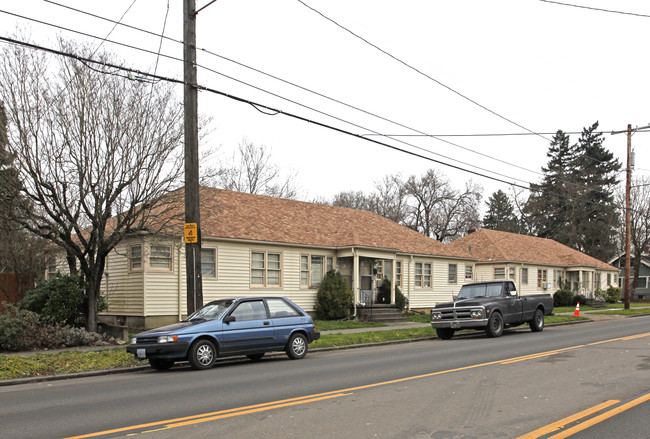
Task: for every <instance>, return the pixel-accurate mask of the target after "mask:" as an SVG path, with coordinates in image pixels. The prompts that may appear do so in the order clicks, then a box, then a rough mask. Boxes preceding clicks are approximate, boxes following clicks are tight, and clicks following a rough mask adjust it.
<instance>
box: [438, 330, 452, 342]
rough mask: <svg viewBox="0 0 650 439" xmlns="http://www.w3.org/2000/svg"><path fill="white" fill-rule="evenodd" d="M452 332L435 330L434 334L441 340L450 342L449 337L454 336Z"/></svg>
mask: <svg viewBox="0 0 650 439" xmlns="http://www.w3.org/2000/svg"><path fill="white" fill-rule="evenodd" d="M454 332H455V331H454V330H453V329H451V328H436V334H438V338H440V339H441V340H451V337H453V336H454Z"/></svg>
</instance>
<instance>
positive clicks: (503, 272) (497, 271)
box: [494, 267, 506, 280]
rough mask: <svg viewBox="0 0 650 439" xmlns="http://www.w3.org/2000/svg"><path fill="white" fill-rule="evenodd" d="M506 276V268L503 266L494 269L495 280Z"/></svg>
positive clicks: (503, 278)
mask: <svg viewBox="0 0 650 439" xmlns="http://www.w3.org/2000/svg"><path fill="white" fill-rule="evenodd" d="M505 278H506V269H505V268H503V267H501V268H495V269H494V280H505Z"/></svg>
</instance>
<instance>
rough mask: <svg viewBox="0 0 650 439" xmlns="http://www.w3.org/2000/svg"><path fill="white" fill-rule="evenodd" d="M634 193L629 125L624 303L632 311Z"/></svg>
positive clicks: (628, 130)
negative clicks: (632, 193) (631, 246)
mask: <svg viewBox="0 0 650 439" xmlns="http://www.w3.org/2000/svg"><path fill="white" fill-rule="evenodd" d="M631 191H632V125H630V124H628V125H627V168H626V170H625V293H624V296H623V303H624V308H625V309H630V291H631V287H632V284H631V283H630V266H631V265H632V264H631V263H630V261H631V258H630V242H631V240H632V221H631V212H630V192H631Z"/></svg>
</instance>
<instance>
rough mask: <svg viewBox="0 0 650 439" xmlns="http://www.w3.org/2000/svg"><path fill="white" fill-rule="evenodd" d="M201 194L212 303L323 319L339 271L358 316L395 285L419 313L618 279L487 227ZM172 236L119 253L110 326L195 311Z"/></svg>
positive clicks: (600, 267) (163, 320) (50, 267)
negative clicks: (472, 287) (320, 308)
mask: <svg viewBox="0 0 650 439" xmlns="http://www.w3.org/2000/svg"><path fill="white" fill-rule="evenodd" d="M200 198H201V212H202V213H201V233H202V249H201V261H202V285H203V303H207V302H209V301H211V300H215V299H219V298H225V297H233V296H246V295H277V296H286V297H288V298H289V299H291V300H293V301H294V302H296V303H297V304H298V305H300V306H301V307H302V308H303V309H305V310H306V311H308V312H312V313H313V312H314V310H315V305H316V293H317V290H318V287H319V286H320V285H321V282H322V280H323V277H324V275H325V273H327V272H328V271H329V270H331V269H336V270H338V271H339V272H340V273H341V274H342V276H343V278H344V279H345V280H346V281H347V283H348V285H349V287H350V288H351V290H352V291H353V293H354V312H355V313H357V312H360V311H359V310H360V308H361V307H364V306H368V304H369V303H371V302H372V301H373V300H376V298H377V287H378V285H379V284H380V282H381V281H382V280H383V279H388V280H390V281H391V285H392V292H391V303H394V301H395V287H399V288H400V290H401V291H402V293H403V294H404V296H405V297H406V298H407V300H408V307H409V308H410V309H418V310H426V309H430V308H431V307H433V306H434V305H435V304H436V303H438V302H442V301H448V300H450V299H451V298H452V296H454V295H456V294H458V291H459V290H460V287H461V286H462V285H463V284H465V283H468V282H473V281H481V280H492V279H505V278H506V277H507V278H509V279H513V280H515V282H516V284H517V285H518V288H519V290H520V291H521V293H522V294H532V293H537V292H542V291H547V292H550V293H552V292H554V291H555V289H557V288H559V283H560V281H569V282H570V283H571V286H572V288H574V290H576V291H580V292H581V293H583V294H585V295H591V294H592V293H593V291H594V290H595V289H597V288H598V287H601V288H606V285H616V284H617V282H618V279H617V275H618V270H617V269H616V268H615V267H612V266H610V265H607V264H605V263H603V262H600V261H598V260H596V259H594V258H591V257H589V256H586V255H584V254H582V253H580V252H578V251H575V250H572V249H570V248H569V247H566V246H564V245H562V244H559V243H557V242H555V241H552V240H548V239H540V238H534V237H530V236H522V235H517V234H514V233H505V232H496V231H492V230H487V229H481V230H479V231H477V232H474V233H471V234H470V235H467V236H465V237H463V238H461V239H458V240H456V241H454V242H452V243H450V244H446V245H445V244H442V243H440V242H438V241H436V240H434V239H431V238H429V237H427V236H424V235H422V234H420V233H418V232H416V231H414V230H412V229H410V228H408V227H405V226H402V225H399V224H397V223H395V222H393V221H391V220H389V219H387V218H384V217H382V216H380V215H377V214H374V213H372V212H368V211H362V210H356V209H348V208H342V207H335V206H330V205H326V204H319V203H308V202H302V201H295V200H286V199H280V198H273V197H267V196H261V195H251V194H245V193H239V192H233V191H226V190H220V189H213V188H206V187H204V188H201V193H200ZM178 209H182V203H181V204H180V205H179V207H178ZM171 213H173V212H171ZM176 213H177V214H179V217H182V211H180V212H176ZM166 230H167V232H165V233H157V234H153V233H140V234H137V235H134V236H130V237H128V238H127V239H125V240H123V241H122V242H121V243H120V244H119V245H118V246H117V248H116V249H115V250H114V251H113V252H112V253H111V254H110V255H109V257H108V261H107V264H106V270H105V273H104V279H103V287H102V291H103V294H104V295H105V296H106V298H107V300H108V310H107V311H106V312H103V313H101V314H100V315H99V319H100V322H102V323H106V324H109V325H121V326H129V327H131V328H151V327H156V326H160V325H163V324H167V323H172V322H176V321H179V320H181V319H182V318H184V317H185V316H186V315H187V308H186V297H187V296H186V292H185V289H186V280H185V244H184V236H183V224H182V223H180V222H178V224H177V226H175V227H173V228H172V229H171V230H170V229H169V228H167V229H166ZM58 270H60V271H61V272H65V271H66V263H65V258H64V257H63V255H60V256H59V257H56V258H51V259H50V260H49V261H48V264H47V271H48V273H46V276H47V275H52V274H54V273H56V272H57V271H58Z"/></svg>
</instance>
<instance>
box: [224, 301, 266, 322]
mask: <svg viewBox="0 0 650 439" xmlns="http://www.w3.org/2000/svg"><path fill="white" fill-rule="evenodd" d="M230 315H231V316H234V317H235V319H237V320H236V321H238V322H246V321H249V320H264V319H266V318H267V317H266V308H265V307H264V303H263V302H262V301H261V300H256V301H253V302H243V303H240V304H239V305H237V308H235V310H234V311H233V312H232V313H230Z"/></svg>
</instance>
